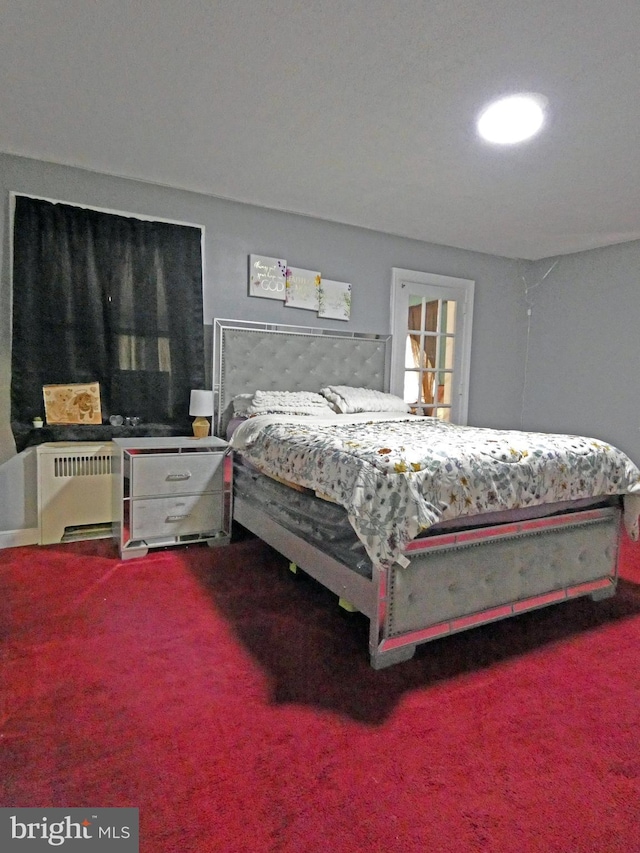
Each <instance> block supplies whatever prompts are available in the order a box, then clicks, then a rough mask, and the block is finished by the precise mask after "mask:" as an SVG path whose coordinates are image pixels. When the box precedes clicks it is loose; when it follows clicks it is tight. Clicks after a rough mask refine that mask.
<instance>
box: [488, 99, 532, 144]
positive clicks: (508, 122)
mask: <svg viewBox="0 0 640 853" xmlns="http://www.w3.org/2000/svg"><path fill="white" fill-rule="evenodd" d="M546 107H547V99H546V98H545V97H544V95H534V94H522V95H509V96H508V97H506V98H500V99H499V100H498V101H494V102H493V103H492V104H489V106H487V107H485V108H484V110H482V112H481V113H480V115H479V117H478V122H477V125H476V127H477V128H478V133H479V134H480V136H481V137H482V138H483V139H486V140H487V142H495V143H498V144H499V145H513V144H515V143H516V142H524V141H525V139H530V138H531V137H532V136H535V134H536V133H538V131H540V130H541V129H542V126H543V125H544V122H545V118H546V116H545V111H546Z"/></svg>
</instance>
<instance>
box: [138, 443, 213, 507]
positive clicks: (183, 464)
mask: <svg viewBox="0 0 640 853" xmlns="http://www.w3.org/2000/svg"><path fill="white" fill-rule="evenodd" d="M223 461H224V455H223V454H222V453H157V454H149V455H142V454H141V455H140V456H135V457H133V458H132V461H131V485H130V488H131V497H139V496H146V495H149V496H153V495H188V494H193V493H194V492H217V491H221V489H222V476H223V464H222V463H223Z"/></svg>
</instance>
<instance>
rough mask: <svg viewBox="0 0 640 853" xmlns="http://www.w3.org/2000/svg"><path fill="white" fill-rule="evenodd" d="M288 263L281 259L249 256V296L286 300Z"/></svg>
mask: <svg viewBox="0 0 640 853" xmlns="http://www.w3.org/2000/svg"><path fill="white" fill-rule="evenodd" d="M286 272H287V262H286V261H285V260H282V259H281V258H265V257H263V256H262V255H249V296H261V297H262V298H263V299H279V300H280V302H284V300H285V284H286Z"/></svg>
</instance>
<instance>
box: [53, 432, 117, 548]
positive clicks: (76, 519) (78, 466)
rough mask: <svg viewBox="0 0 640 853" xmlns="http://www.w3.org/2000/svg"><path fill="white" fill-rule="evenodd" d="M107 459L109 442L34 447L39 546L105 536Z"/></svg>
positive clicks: (107, 523) (108, 506) (108, 522)
mask: <svg viewBox="0 0 640 853" xmlns="http://www.w3.org/2000/svg"><path fill="white" fill-rule="evenodd" d="M112 454H113V445H112V444H111V442H95V441H69V442H66V441H64V442H50V443H47V444H40V445H39V446H38V448H37V458H38V466H37V467H38V529H39V540H38V541H39V543H40V545H51V544H55V543H58V542H64V541H70V540H71V539H89V538H97V537H107V536H110V535H111V529H110V525H111V521H112V518H113V508H112V495H113V476H112Z"/></svg>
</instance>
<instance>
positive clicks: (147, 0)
mask: <svg viewBox="0 0 640 853" xmlns="http://www.w3.org/2000/svg"><path fill="white" fill-rule="evenodd" d="M639 46H640V3H639V2H638V0H606V2H605V0H483V2H482V3H481V2H478V0H218V2H216V0H173V2H171V0H46V2H43V0H0V75H1V77H0V150H1V151H5V152H8V153H13V154H20V155H24V156H27V157H35V158H39V159H42V160H47V161H52V162H57V163H65V164H70V165H74V166H81V167H84V168H87V169H92V170H95V171H98V172H106V173H109V174H115V175H123V176H126V177H131V178H139V179H143V180H146V181H152V182H156V183H159V184H165V185H170V186H174V187H181V188H186V189H190V190H195V191H198V192H203V193H207V194H211V195H215V196H220V197H225V198H230V199H236V200H239V201H245V202H251V203H255V204H259V205H265V206H267V207H272V208H277V209H281V210H287V211H294V212H297V213H302V214H307V215H310V216H317V217H321V218H324V219H328V220H334V221H337V222H343V223H350V224H353V225H360V226H363V227H365V228H372V229H376V230H380V231H386V232H389V233H392V234H400V235H404V236H407V237H414V238H417V239H419V240H426V241H429V242H434V243H441V244H445V245H450V246H458V247H463V248H466V249H474V250H479V251H482V252H489V253H491V254H497V255H506V256H509V257H518V258H526V259H532V260H533V259H537V258H541V257H550V256H552V255H556V254H564V253H568V252H575V251H579V250H582V249H588V248H594V247H597V246H604V245H609V244H612V243H620V242H624V241H627V240H635V239H640V162H639V161H640V97H639V96H640V60H639V59H638V49H639ZM520 90H526V91H534V92H540V93H542V94H544V95H545V96H546V97H547V98H548V99H549V102H550V108H551V122H550V124H549V126H548V129H547V130H546V132H545V133H544V134H543V135H542V136H540V137H538V138H537V140H535V141H532V142H529V143H527V144H525V145H523V146H520V147H516V148H508V149H498V148H496V147H494V146H489V145H487V144H482V143H481V142H480V141H479V140H478V139H477V138H476V136H475V132H474V117H475V114H476V112H477V111H478V110H479V109H480V108H481V107H482V106H483V105H484V104H485V103H486V102H487V101H488V100H489V99H491V98H493V97H494V96H496V95H500V94H505V93H510V92H513V91H520Z"/></svg>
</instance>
